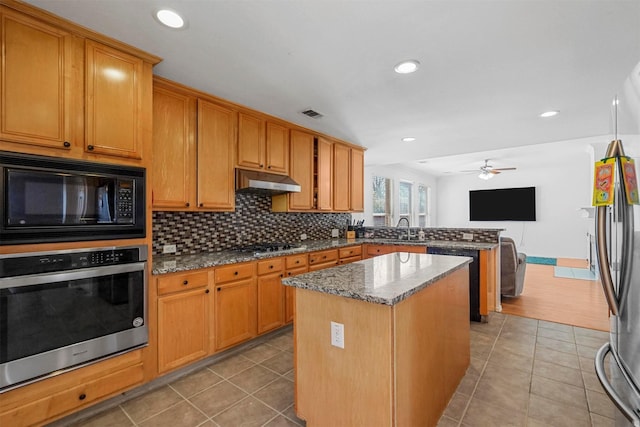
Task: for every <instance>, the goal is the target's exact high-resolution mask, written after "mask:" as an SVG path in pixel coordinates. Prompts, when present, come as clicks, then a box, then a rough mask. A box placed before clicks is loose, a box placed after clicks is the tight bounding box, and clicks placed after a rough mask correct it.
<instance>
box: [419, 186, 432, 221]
mask: <svg viewBox="0 0 640 427" xmlns="http://www.w3.org/2000/svg"><path fill="white" fill-rule="evenodd" d="M430 190H431V189H430V188H429V187H427V186H425V185H423V184H420V185H418V227H427V226H428V225H429V222H430V221H429V219H430V218H429V211H428V209H429V203H428V200H429V191H430Z"/></svg>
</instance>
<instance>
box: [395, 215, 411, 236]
mask: <svg viewBox="0 0 640 427" xmlns="http://www.w3.org/2000/svg"><path fill="white" fill-rule="evenodd" d="M402 220H405V221H406V222H407V240H411V237H412V236H411V223H410V222H409V218H407V217H405V216H403V217H402V218H400V220H399V221H398V224H396V228H400V223H401V222H402ZM399 237H400V238H402V236H400V235H399Z"/></svg>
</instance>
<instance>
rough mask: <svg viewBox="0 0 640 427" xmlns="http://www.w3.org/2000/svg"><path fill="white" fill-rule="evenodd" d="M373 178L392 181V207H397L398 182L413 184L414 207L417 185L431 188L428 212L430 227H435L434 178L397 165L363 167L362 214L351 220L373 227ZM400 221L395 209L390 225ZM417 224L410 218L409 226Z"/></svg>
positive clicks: (416, 221)
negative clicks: (383, 178)
mask: <svg viewBox="0 0 640 427" xmlns="http://www.w3.org/2000/svg"><path fill="white" fill-rule="evenodd" d="M365 161H366V152H365ZM374 176H382V177H385V178H390V179H392V180H393V188H392V193H393V197H394V203H393V204H394V206H396V207H397V204H398V199H397V198H398V187H399V184H398V183H399V182H400V181H401V180H404V181H411V182H413V183H414V184H415V185H414V186H413V194H412V196H411V197H412V201H413V203H414V205H417V202H418V185H417V184H424V185H426V186H427V187H430V188H431V200H430V201H429V206H428V208H429V210H430V212H431V224H430V225H431V226H432V227H433V226H435V225H436V222H437V221H436V210H435V209H434V207H435V201H436V200H435V199H436V191H435V187H436V178H435V177H434V176H432V175H429V174H427V173H424V172H420V171H417V170H414V169H410V168H407V167H406V166H404V165H403V166H398V165H391V166H365V168H364V213H362V214H359V213H355V214H353V218H354V219H356V220H360V219H364V220H365V222H364V224H365V226H366V225H369V226H372V225H373V216H372V212H373V177H374ZM399 219H400V217H399V216H398V210H397V208H396V209H395V211H394V212H393V216H392V221H391V222H392V224H391V225H396V224H397V223H398V220H399ZM417 224H418V219H417V218H412V219H411V225H412V226H414V225H417Z"/></svg>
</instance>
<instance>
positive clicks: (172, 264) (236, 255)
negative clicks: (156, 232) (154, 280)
mask: <svg viewBox="0 0 640 427" xmlns="http://www.w3.org/2000/svg"><path fill="white" fill-rule="evenodd" d="M366 243H368V244H375V245H410V246H425V247H428V246H431V247H441V248H459V249H471V250H491V249H493V248H495V247H497V246H498V243H476V242H462V241H445V240H409V241H407V240H393V239H349V240H348V239H333V240H314V241H306V242H304V243H302V248H299V249H292V250H287V251H280V252H277V253H265V254H261V255H254V254H252V253H247V252H239V251H231V250H229V251H221V252H205V253H200V254H193V255H154V256H153V265H152V266H151V270H152V273H153V274H156V275H157V274H167V273H175V272H179V271H188V270H197V269H199V268H209V267H216V266H221V265H227V264H236V263H239V262H249V261H257V260H260V259H267V258H273V257H279V256H286V255H293V254H297V253H305V252H315V251H321V250H326V249H333V248H341V247H346V246H353V245H362V244H366Z"/></svg>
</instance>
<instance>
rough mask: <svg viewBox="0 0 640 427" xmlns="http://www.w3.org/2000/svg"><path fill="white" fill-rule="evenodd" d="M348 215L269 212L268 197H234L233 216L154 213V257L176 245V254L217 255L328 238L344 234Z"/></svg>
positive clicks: (257, 195)
mask: <svg viewBox="0 0 640 427" xmlns="http://www.w3.org/2000/svg"><path fill="white" fill-rule="evenodd" d="M350 220H351V214H349V213H281V212H271V197H270V196H265V195H259V194H236V210H235V212H166V211H158V212H153V253H154V254H161V253H162V247H163V246H164V245H176V248H177V252H176V254H178V255H181V254H195V253H200V252H217V251H222V250H226V249H231V248H235V247H239V246H247V245H251V244H255V243H261V242H298V241H300V235H301V234H303V233H304V234H306V235H307V238H308V239H311V240H322V239H330V238H331V229H332V228H337V229H339V230H340V236H341V237H344V231H345V228H346V225H347V223H348V221H350Z"/></svg>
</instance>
